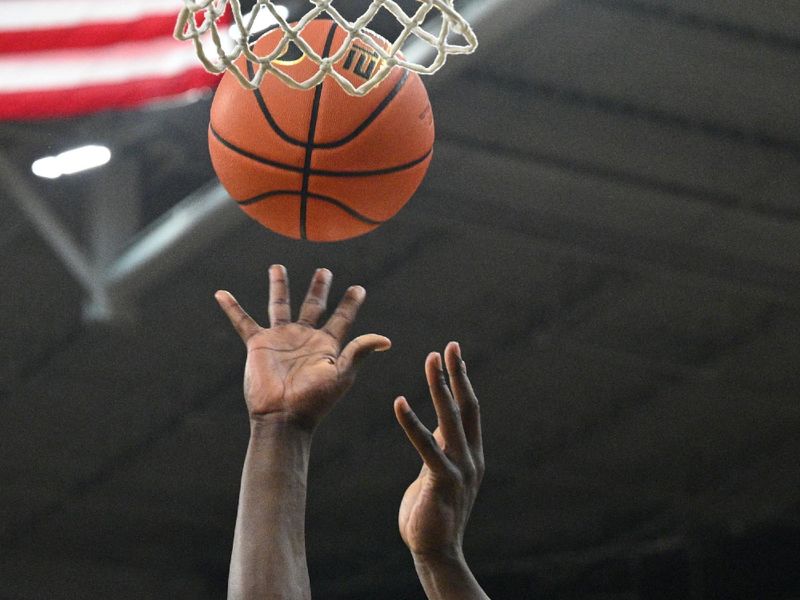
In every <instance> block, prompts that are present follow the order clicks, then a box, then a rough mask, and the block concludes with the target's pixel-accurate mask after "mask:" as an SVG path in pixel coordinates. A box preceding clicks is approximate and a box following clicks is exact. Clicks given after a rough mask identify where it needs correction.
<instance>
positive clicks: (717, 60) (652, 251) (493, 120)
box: [0, 0, 800, 600]
mask: <svg viewBox="0 0 800 600" xmlns="http://www.w3.org/2000/svg"><path fill="white" fill-rule="evenodd" d="M528 1H529V0H515V1H512V2H510V3H508V4H507V6H506V7H504V8H501V9H500V12H499V13H495V14H493V15H490V16H488V17H487V18H486V20H485V21H483V22H480V23H478V25H477V32H478V34H479V36H481V35H482V36H483V37H482V40H483V44H482V47H481V49H480V51H479V52H478V53H477V54H476V55H475V56H473V57H456V58H453V59H451V61H450V62H449V63H448V66H447V68H446V70H445V71H444V72H443V73H441V74H440V75H437V76H436V77H434V78H431V79H428V80H426V83H427V84H428V86H429V90H430V93H431V97H432V102H433V106H434V110H435V114H436V120H437V146H436V150H435V158H434V162H433V164H432V166H431V169H430V172H429V174H428V177H427V179H426V181H425V183H424V184H423V187H422V189H421V190H420V191H419V193H418V194H417V195H416V196H415V197H414V199H413V200H412V201H411V202H410V204H409V205H408V206H407V208H405V209H404V210H403V211H402V212H401V213H400V215H399V216H398V217H396V218H395V219H393V220H392V221H390V222H389V223H388V224H386V225H384V226H383V227H381V228H380V229H379V230H377V231H376V232H374V233H372V234H370V235H367V236H365V237H362V238H358V239H356V240H352V241H348V242H343V243H337V244H329V245H315V244H310V243H302V242H294V241H291V240H286V239H283V238H280V237H278V236H276V235H273V234H271V233H270V232H268V231H266V230H263V229H261V228H260V227H259V226H258V225H256V224H255V223H253V222H250V221H249V220H247V219H244V218H242V219H238V218H237V216H236V215H238V213H237V209H236V208H235V207H234V206H233V205H232V204H231V206H230V209H229V214H230V215H233V216H232V217H229V221H226V222H230V223H233V225H232V226H228V227H225V228H222V227H220V230H219V231H217V232H216V233H215V235H210V234H209V235H205V236H204V237H203V238H202V239H200V240H199V243H198V249H199V251H198V252H196V253H194V254H192V255H191V256H189V257H188V258H186V259H185V260H182V261H181V262H179V264H177V266H175V267H174V268H173V269H171V270H169V271H168V272H164V273H159V275H158V277H155V276H154V278H153V281H152V282H149V285H147V286H146V287H141V289H138V290H136V293H135V294H133V295H131V296H129V297H127V298H125V302H124V303H122V304H120V305H119V306H117V307H116V309H117V310H116V313H115V315H114V318H113V319H112V320H111V321H110V322H92V321H87V320H85V319H83V317H82V315H83V313H84V309H85V306H86V303H87V299H88V294H87V292H86V289H85V288H84V287H83V286H82V284H81V282H80V281H79V280H78V279H76V277H75V276H74V273H73V271H70V269H69V268H68V266H67V265H65V263H64V262H63V261H62V259H61V258H60V255H59V254H58V253H57V252H56V251H55V250H54V248H53V247H52V245H51V244H50V243H48V239H49V238H48V237H47V236H46V235H45V234H43V230H42V224H41V222H38V221H35V220H33V219H31V216H30V207H31V206H32V204H30V201H31V199H33V200H37V199H38V200H41V201H42V202H43V203H44V204H45V205H46V206H47V207H49V209H50V210H51V211H52V212H53V214H55V215H57V217H58V220H59V221H60V222H61V223H62V224H63V225H64V227H65V229H66V230H67V231H68V232H70V235H71V236H72V237H74V238H75V239H76V240H77V242H76V243H77V245H78V246H79V247H81V248H83V249H84V250H85V251H86V252H87V254H88V255H89V256H92V257H94V263H93V267H94V268H95V269H97V270H98V271H102V269H103V268H105V267H107V266H108V264H109V261H112V260H113V258H114V256H115V255H116V254H118V253H119V252H120V251H121V250H123V249H124V247H125V245H126V244H128V242H129V241H130V235H132V234H133V233H134V231H133V230H132V229H131V224H132V223H135V224H136V225H137V227H136V229H138V228H139V226H143V225H146V224H148V223H151V222H154V221H156V220H157V219H158V217H159V216H160V215H161V214H162V213H163V212H164V211H166V210H168V209H169V208H170V207H171V206H173V205H175V204H176V203H178V202H179V201H181V200H182V199H183V198H184V197H185V196H187V195H189V194H190V193H192V192H193V191H195V190H196V189H198V188H200V187H201V186H203V185H205V184H207V183H208V182H209V181H211V180H212V179H213V173H212V171H211V168H210V165H209V161H208V156H207V152H206V148H205V137H206V125H207V113H208V105H209V100H208V98H206V99H203V100H200V101H197V102H194V103H190V104H187V105H184V106H168V107H164V106H162V107H158V108H154V109H149V110H141V111H133V112H129V113H124V114H121V113H108V114H103V115H97V116H93V117H88V118H81V119H74V120H69V121H63V122H45V123H5V124H0V151H2V156H3V157H4V158H5V160H6V161H7V162H10V163H11V168H12V169H14V170H15V171H18V173H17V174H16V175H15V176H14V177H13V178H9V177H6V178H5V179H0V210H2V214H3V218H2V221H1V222H0V248H1V249H2V252H0V272H1V273H2V277H3V279H2V281H3V292H2V294H0V319H2V332H3V334H2V336H0V582H1V583H0V598H2V599H9V600H10V599H25V600H33V599H62V598H63V599H67V598H69V599H72V598H115V599H127V598H136V599H140V598H159V599H160V598H164V599H173V598H192V599H201V598H219V597H222V596H223V595H224V590H225V582H226V575H227V567H228V560H229V556H230V547H231V541H232V533H233V524H234V518H235V511H236V502H237V493H238V482H239V475H240V471H241V466H242V460H243V457H244V450H245V446H246V443H247V435H248V426H247V418H246V414H245V410H244V406H243V401H242V398H241V372H242V364H243V357H244V353H243V348H242V347H241V345H240V342H239V340H238V338H237V337H236V336H235V334H234V333H233V332H232V331H231V330H230V327H229V324H228V323H227V321H226V320H225V318H224V316H223V315H221V314H220V313H219V310H218V309H217V307H216V305H215V303H214V301H213V299H212V293H213V292H214V291H215V290H216V289H219V288H226V289H230V290H231V291H233V292H234V293H235V294H236V295H237V297H239V299H240V301H241V302H242V304H243V305H244V306H245V307H246V308H248V309H249V310H250V311H251V313H253V314H254V315H259V316H262V315H264V313H265V297H266V268H267V266H268V265H269V264H271V263H276V262H280V263H283V264H286V265H287V266H288V268H289V270H290V276H291V277H292V282H293V285H294V290H295V300H297V299H298V298H299V297H300V295H301V293H302V292H303V291H304V287H305V285H306V282H307V280H308V278H309V277H310V276H311V274H312V272H313V269H314V268H315V267H317V266H326V267H328V268H330V269H331V270H332V271H333V272H334V274H335V280H334V286H335V293H341V292H342V291H343V290H344V289H345V288H346V287H347V286H348V285H350V284H356V283H358V284H361V285H364V286H365V287H366V288H367V291H368V294H369V297H368V300H367V303H366V305H365V307H364V309H363V310H362V314H361V318H360V320H359V323H358V327H357V329H358V332H366V331H376V332H378V333H382V334H385V335H388V336H389V337H390V338H392V340H393V342H394V348H393V349H392V351H391V352H389V353H387V354H385V355H380V356H376V357H373V358H372V359H371V360H370V362H369V363H368V364H367V365H366V366H365V368H364V369H363V371H362V373H361V375H360V378H359V380H358V382H357V383H356V385H355V387H354V389H353V390H352V392H351V393H350V394H349V396H348V397H347V398H346V399H345V400H344V401H343V402H342V403H341V405H340V406H339V407H338V408H337V409H336V410H335V411H334V413H333V414H331V415H330V417H329V418H328V419H327V420H326V421H325V422H324V424H323V426H322V427H321V429H320V430H319V432H318V435H317V438H316V441H315V446H314V455H313V458H312V465H311V473H310V492H309V510H308V527H307V530H308V549H309V560H310V569H311V576H312V585H313V588H314V591H315V596H316V597H318V598H330V599H339V600H344V599H382V598H393V599H398V600H399V599H403V600H415V599H417V598H422V592H421V589H420V588H419V587H418V585H417V584H416V582H415V577H414V572H413V567H412V564H411V561H410V559H409V557H408V555H407V552H406V551H405V549H404V547H403V545H402V542H401V541H400V539H399V535H398V534H397V527H396V511H397V507H398V505H399V501H400V498H401V496H402V493H403V491H404V489H405V486H406V485H408V483H409V482H410V481H411V480H412V478H413V477H414V475H415V472H416V470H417V468H418V462H417V458H416V456H415V454H414V452H413V451H412V450H411V449H410V447H409V446H408V444H407V442H406V440H405V438H404V436H403V434H402V432H401V431H400V430H399V428H398V426H397V425H396V424H395V423H394V421H393V414H392V410H391V402H392V399H393V398H394V396H395V395H397V394H400V393H403V394H406V395H408V397H409V398H410V399H411V400H412V402H413V403H415V406H418V407H420V410H421V412H422V413H423V414H424V416H425V417H426V418H427V419H428V422H429V423H430V418H431V416H432V413H431V411H430V409H429V408H428V407H426V393H425V390H426V387H425V382H424V379H423V374H422V363H423V360H424V357H425V355H426V353H427V352H428V351H430V350H435V349H441V348H443V347H444V344H445V343H446V342H447V341H449V340H450V339H458V340H459V341H460V342H461V344H462V347H463V349H464V354H465V358H466V359H467V361H468V362H469V364H470V373H471V375H472V377H473V380H474V383H475V387H476V390H477V391H478V394H479V396H480V399H481V402H482V407H483V414H484V429H485V438H486V441H485V446H486V453H487V465H488V466H487V469H488V470H487V475H486V479H485V482H484V485H483V489H482V492H481V495H480V497H479V500H478V503H477V505H476V507H475V511H474V515H473V518H472V522H471V527H470V529H469V531H468V536H467V538H468V539H467V554H468V558H469V559H470V562H471V564H472V566H473V568H474V570H475V571H476V573H477V574H478V577H479V579H480V580H481V581H483V582H484V583H485V585H486V588H487V590H488V591H490V593H491V594H492V596H493V597H495V598H531V599H533V598H554V599H557V600H561V599H567V598H570V599H577V598H581V599H587V600H588V599H592V600H600V599H601V598H602V599H606V600H608V599H615V600H639V599H648V598H688V599H693V600H695V599H711V598H741V599H751V598H752V599H776V600H789V599H791V598H798V597H800V575H798V573H800V571H798V569H797V559H798V557H799V556H800V437H799V436H798V428H799V427H800V402H798V391H800V369H799V368H798V367H799V366H800V350H798V341H799V340H800V194H799V193H800V118H799V117H800V103H798V96H800V5H798V3H797V2H796V1H795V0H780V1H774V2H768V3H753V2H750V3H742V2H737V1H735V0H563V1H560V2H552V3H549V4H547V5H543V6H539V5H538V3H535V2H531V3H530V5H528V4H526V3H527V2H528ZM523 2H524V3H523ZM504 14H506V15H507V16H506V17H505V18H504V17H503V16H502V15H504ZM498 15H501V16H498ZM482 27H483V29H482ZM84 141H91V142H105V143H106V144H107V145H109V146H110V147H112V149H113V150H114V151H115V158H114V162H112V163H111V165H109V167H108V168H106V169H102V170H97V171H93V172H89V173H86V174H84V175H81V176H77V177H75V178H74V179H72V180H70V181H64V180H58V181H57V182H55V183H53V182H42V181H34V178H33V177H32V176H29V175H28V174H27V173H28V172H29V171H28V165H29V164H30V162H31V160H32V159H34V158H36V157H38V156H40V155H41V154H43V153H49V152H52V151H58V150H62V149H64V148H67V147H72V146H74V145H79V144H80V143H82V142H84ZM26 203H27V204H26ZM114 211H118V212H114ZM109 214H111V217H110V220H111V221H112V222H113V221H114V215H116V214H126V215H128V216H127V217H126V218H124V219H123V218H120V219H119V222H118V223H115V224H111V225H110V224H109ZM131 215H133V216H131ZM106 226H107V227H108V228H106V229H103V227H106ZM98 229H102V231H101V232H100V234H98ZM103 232H105V234H103ZM109 232H110V233H109ZM177 262H178V261H176V263H177Z"/></svg>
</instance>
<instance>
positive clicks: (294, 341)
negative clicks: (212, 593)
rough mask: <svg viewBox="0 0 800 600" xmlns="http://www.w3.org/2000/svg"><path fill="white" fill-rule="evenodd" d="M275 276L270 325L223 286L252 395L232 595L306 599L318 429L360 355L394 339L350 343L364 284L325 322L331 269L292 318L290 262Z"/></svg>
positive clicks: (221, 298)
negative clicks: (310, 479) (310, 489)
mask: <svg viewBox="0 0 800 600" xmlns="http://www.w3.org/2000/svg"><path fill="white" fill-rule="evenodd" d="M269 278H270V293H269V321H270V327H268V328H265V327H261V326H260V325H258V323H256V321H255V320H253V319H252V318H251V317H250V316H249V315H248V314H247V313H246V312H245V311H244V310H243V309H242V307H241V306H239V303H238V302H237V301H236V300H235V299H234V297H233V296H232V295H231V294H230V293H228V292H224V291H220V292H217V294H216V299H217V302H218V303H219V305H220V307H221V308H222V309H223V311H225V314H226V315H227V316H228V318H229V319H230V321H231V324H232V325H233V327H234V329H236V331H237V333H238V334H239V336H240V337H241V339H242V341H243V342H244V343H245V345H246V346H247V362H246V365H245V374H244V395H245V401H246V403H247V409H248V413H249V415H250V443H249V445H248V449H247V456H246V458H245V464H244V469H243V472H242V482H241V490H240V495H239V510H238V513H237V519H236V530H235V533H234V542H233V553H232V555H231V568H230V576H229V580H228V597H229V598H237V599H239V598H242V599H249V598H253V599H259V600H263V599H275V600H277V599H281V600H301V599H307V598H310V597H311V592H310V586H309V579H308V567H307V565H306V555H305V504H306V482H307V474H308V459H309V454H310V449H311V440H312V436H313V433H314V430H315V428H316V427H317V425H318V424H319V422H320V421H321V419H322V418H323V417H324V416H325V415H326V414H327V413H328V412H330V410H331V409H332V408H333V407H334V406H335V404H336V402H338V401H339V399H340V398H341V397H342V396H343V395H344V393H345V392H346V391H347V390H348V389H349V388H350V386H351V385H352V383H353V381H354V379H355V373H356V368H357V366H358V364H359V363H360V362H361V360H362V359H363V358H364V357H365V356H367V355H368V354H370V353H372V352H373V351H382V350H387V349H388V348H389V346H390V345H391V343H390V341H389V340H388V339H387V338H385V337H383V336H379V335H375V334H368V335H363V336H360V337H358V338H356V339H354V340H352V341H351V342H350V343H349V344H347V345H346V346H345V345H344V343H343V342H344V339H345V338H346V336H347V333H348V331H349V329H350V327H351V325H352V323H353V321H354V320H355V317H356V314H357V313H358V309H359V307H360V306H361V304H362V303H363V301H364V298H365V295H366V292H365V291H364V289H363V288H361V287H358V286H355V287H351V288H349V289H348V290H347V292H346V293H345V295H344V297H343V298H342V300H341V302H340V303H339V305H338V307H337V308H336V310H335V312H334V313H333V315H332V316H331V317H330V319H328V321H327V323H325V325H324V326H323V327H321V328H319V329H318V328H317V323H318V322H319V320H320V318H321V316H322V314H323V313H324V312H325V307H326V303H327V298H328V292H329V290H330V285H331V279H332V275H331V273H330V271H328V270H326V269H319V270H317V272H316V273H315V274H314V277H313V279H312V281H311V286H310V287H309V290H308V293H307V295H306V298H305V301H304V302H303V305H302V307H301V309H300V314H299V317H298V319H297V321H296V322H292V320H291V310H290V305H289V285H288V276H287V273H286V269H285V268H284V267H282V266H280V265H275V266H273V267H271V268H270V271H269Z"/></svg>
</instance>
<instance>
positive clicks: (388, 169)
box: [209, 125, 433, 177]
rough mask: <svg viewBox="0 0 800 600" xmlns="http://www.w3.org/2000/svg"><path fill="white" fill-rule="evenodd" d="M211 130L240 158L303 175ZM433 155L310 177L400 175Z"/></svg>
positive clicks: (320, 171)
mask: <svg viewBox="0 0 800 600" xmlns="http://www.w3.org/2000/svg"><path fill="white" fill-rule="evenodd" d="M209 128H210V129H211V133H212V134H213V135H214V137H215V138H217V140H218V141H219V142H220V143H221V144H222V145H223V146H225V147H226V148H228V149H229V150H231V151H233V152H235V153H236V154H239V155H240V156H244V157H245V158H249V159H250V160H252V161H255V162H258V163H261V164H264V165H267V166H269V167H274V168H276V169H281V170H283V171H291V172H293V173H303V172H304V169H303V167H297V166H295V165H289V164H286V163H281V162H277V161H274V160H270V159H268V158H264V157H262V156H258V155H257V154H253V153H252V152H249V151H247V150H245V149H243V148H239V147H238V146H236V145H234V144H232V143H231V142H229V141H228V140H226V139H225V138H223V137H222V136H221V135H220V134H219V132H218V131H217V130H216V129H215V128H214V126H213V125H209ZM432 153H433V146H431V148H430V149H429V150H428V151H427V152H425V154H423V155H422V156H420V157H419V158H415V159H414V160H412V161H410V162H407V163H404V164H402V165H396V166H393V167H386V168H384V169H376V170H374V171H328V170H324V169H309V175H320V176H322V177H374V176H377V175H389V174H391V173H399V172H400V171H405V170H407V169H411V168H413V167H416V166H417V165H418V164H420V163H421V162H424V161H425V159H427V158H428V157H429V156H430V155H431V154H432Z"/></svg>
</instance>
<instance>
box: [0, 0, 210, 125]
mask: <svg viewBox="0 0 800 600" xmlns="http://www.w3.org/2000/svg"><path fill="white" fill-rule="evenodd" d="M182 6H183V2H182V0H2V1H0V120H28V119H46V118H58V117H69V116H75V115H82V114H88V113H92V112H97V111H101V110H106V109H125V108H132V107H137V106H141V105H143V104H147V103H150V102H154V101H158V100H164V99H168V98H172V97H175V96H180V95H183V94H186V93H188V92H191V91H192V90H198V89H202V88H212V87H214V86H215V85H216V84H217V82H218V76H215V75H211V74H209V73H207V72H206V71H205V70H204V69H203V67H202V66H201V65H200V62H199V61H198V59H197V57H196V56H195V54H194V49H193V46H192V44H190V43H182V42H178V41H176V40H174V39H173V38H172V32H173V29H174V27H175V22H176V20H177V15H178V12H179V11H180V9H181V7H182Z"/></svg>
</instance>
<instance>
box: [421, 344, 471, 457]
mask: <svg viewBox="0 0 800 600" xmlns="http://www.w3.org/2000/svg"><path fill="white" fill-rule="evenodd" d="M425 376H426V378H427V379H428V389H429V390H430V394H431V399H432V400H433V407H434V408H435V409H436V416H437V418H438V419H439V429H441V431H442V438H443V439H444V443H445V448H446V450H448V451H451V452H454V453H455V454H456V455H457V456H462V455H463V454H464V453H465V452H466V450H467V440H466V437H465V435H464V426H463V425H462V424H461V414H460V413H461V411H460V410H459V408H458V405H457V404H456V402H455V400H453V396H452V394H451V393H450V390H449V389H448V388H447V383H446V382H445V376H444V370H443V368H442V356H441V354H439V353H438V352H431V353H430V354H429V355H428V358H427V359H426V360H425Z"/></svg>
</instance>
